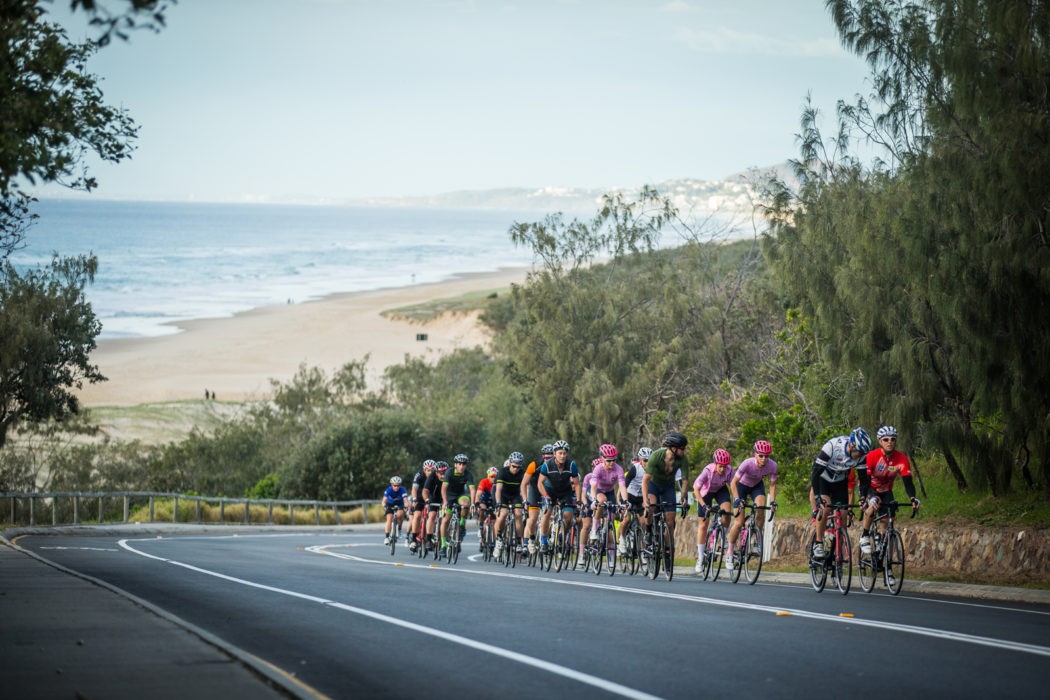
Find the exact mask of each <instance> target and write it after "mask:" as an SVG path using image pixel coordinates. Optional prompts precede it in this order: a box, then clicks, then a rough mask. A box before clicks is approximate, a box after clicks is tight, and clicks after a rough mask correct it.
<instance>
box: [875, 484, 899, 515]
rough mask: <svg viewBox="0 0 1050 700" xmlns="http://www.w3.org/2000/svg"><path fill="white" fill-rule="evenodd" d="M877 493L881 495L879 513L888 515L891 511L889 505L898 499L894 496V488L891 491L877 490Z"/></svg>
mask: <svg viewBox="0 0 1050 700" xmlns="http://www.w3.org/2000/svg"><path fill="white" fill-rule="evenodd" d="M875 495H876V496H878V497H879V512H878V513H877V515H886V514H888V513H889V512H890V508H889V505H890V504H891V503H896V502H897V499H896V498H894V497H893V489H890V490H889V491H876V492H875Z"/></svg>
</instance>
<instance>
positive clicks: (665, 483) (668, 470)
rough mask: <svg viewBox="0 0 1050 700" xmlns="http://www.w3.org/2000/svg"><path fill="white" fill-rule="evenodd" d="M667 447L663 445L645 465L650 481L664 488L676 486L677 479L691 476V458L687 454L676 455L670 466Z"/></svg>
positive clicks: (650, 456)
mask: <svg viewBox="0 0 1050 700" xmlns="http://www.w3.org/2000/svg"><path fill="white" fill-rule="evenodd" d="M666 453H667V448H666V447H661V448H659V449H658V450H655V451H654V452H653V453H652V454H651V455H649V461H648V462H647V463H646V465H645V473H646V474H648V475H649V483H651V484H653V485H655V486H659V487H662V488H666V487H673V486H675V481H678V480H681V479H688V478H689V459H688V458H686V456H685V455H681V456H678V455H675V458H674V461H673V462H672V463H671V466H670V467H668V466H667V463H666V458H665V457H664V455H665V454H666Z"/></svg>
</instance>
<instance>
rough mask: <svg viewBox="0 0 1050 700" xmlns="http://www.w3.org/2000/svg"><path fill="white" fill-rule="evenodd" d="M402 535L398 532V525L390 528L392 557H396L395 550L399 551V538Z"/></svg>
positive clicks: (395, 524)
mask: <svg viewBox="0 0 1050 700" xmlns="http://www.w3.org/2000/svg"><path fill="white" fill-rule="evenodd" d="M399 534H400V533H399V532H398V531H397V523H396V521H395V523H394V525H393V526H392V527H391V528H390V556H394V550H396V549H397V538H398V535H399Z"/></svg>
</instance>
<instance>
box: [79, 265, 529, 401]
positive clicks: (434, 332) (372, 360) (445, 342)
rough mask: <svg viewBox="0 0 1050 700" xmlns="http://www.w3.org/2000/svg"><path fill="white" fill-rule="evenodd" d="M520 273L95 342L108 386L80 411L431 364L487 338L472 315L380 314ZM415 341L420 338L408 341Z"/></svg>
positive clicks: (242, 396)
mask: <svg viewBox="0 0 1050 700" xmlns="http://www.w3.org/2000/svg"><path fill="white" fill-rule="evenodd" d="M527 273H528V269H527V268H511V269H503V270H499V271H496V272H490V273H471V274H465V275H459V276H456V277H454V278H452V279H451V280H448V281H445V282H438V283H434V284H419V285H413V286H409V287H399V288H392V289H381V290H375V291H368V292H354V293H347V294H337V295H333V296H330V297H325V298H324V299H320V300H317V301H310V302H305V303H301V304H289V305H286V306H269V307H263V308H258V309H252V310H250V311H246V312H244V313H241V314H237V315H235V316H233V317H231V318H220V319H201V320H195V321H187V322H179V323H177V324H175V325H177V326H178V327H179V328H180V329H182V330H181V332H179V333H176V334H173V335H166V336H159V337H153V338H134V339H115V340H100V341H99V343H98V348H97V349H96V350H95V351H94V352H93V353H92V355H91V360H92V362H94V363H96V364H97V365H98V367H99V370H100V371H101V372H102V373H103V374H104V375H106V377H108V379H109V381H106V382H102V383H99V384H92V385H88V386H85V387H84V388H83V389H82V390H81V391H80V392H79V394H78V395H79V397H80V400H81V402H82V403H83V404H84V405H85V406H103V405H137V404H142V403H157V402H166V401H178V400H185V399H202V398H204V392H205V391H206V390H207V391H209V392H214V394H215V397H216V398H217V399H218V400H220V401H242V400H249V399H261V398H265V397H268V396H269V395H270V394H271V385H270V380H271V379H275V380H277V381H279V382H287V381H289V380H290V379H291V378H292V377H293V376H294V375H295V373H296V371H297V370H298V368H299V365H300V364H303V363H305V364H306V365H307V366H309V367H315V366H316V367H321V368H322V369H324V370H325V371H326V372H329V373H330V372H331V371H333V370H335V369H337V368H338V367H341V366H342V365H344V364H346V363H347V362H351V361H354V360H362V359H364V358H365V356H366V355H367V356H370V357H369V362H368V377H369V381H370V382H376V381H378V379H379V377H381V375H382V372H383V370H384V369H386V368H387V367H389V366H391V365H395V364H400V363H401V362H403V361H404V359H405V356H406V355H408V356H412V357H423V358H433V359H434V360H436V359H437V358H438V357H439V356H440V355H441V354H444V353H448V352H450V351H452V350H455V349H457V348H472V347H475V346H477V345H482V346H486V345H487V343H488V341H489V340H490V337H489V334H488V332H487V331H486V329H485V328H484V326H483V325H482V324H481V323H479V322H478V319H477V316H478V314H477V313H476V312H474V313H466V314H444V315H442V316H439V317H438V318H436V319H434V320H432V321H428V322H426V323H419V322H412V321H407V320H399V319H389V318H385V317H384V316H382V315H381V313H382V312H383V311H386V310H390V309H396V308H400V307H403V306H409V305H412V304H419V303H423V302H427V301H432V300H435V299H444V298H449V297H456V296H460V295H462V294H466V293H469V292H478V291H486V290H496V289H502V288H506V287H509V286H510V285H511V284H514V283H518V284H520V283H522V282H524V280H525V277H526V275H527ZM419 334H425V335H426V340H418V339H417V336H418V335H419Z"/></svg>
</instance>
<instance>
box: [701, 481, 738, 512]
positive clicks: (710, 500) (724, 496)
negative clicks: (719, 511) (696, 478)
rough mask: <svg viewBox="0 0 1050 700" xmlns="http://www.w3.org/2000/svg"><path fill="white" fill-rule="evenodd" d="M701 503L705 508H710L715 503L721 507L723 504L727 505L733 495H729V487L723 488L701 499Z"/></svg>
mask: <svg viewBox="0 0 1050 700" xmlns="http://www.w3.org/2000/svg"><path fill="white" fill-rule="evenodd" d="M702 500H703V503H704V505H705V506H708V507H711V506H713V505H714V504H715V503H718V505H722V504H723V503H729V502H730V501H732V500H733V495H732V494H731V493H729V487H728V486H723V487H722V488H720V489H718V490H717V491H715V492H714V493H708V494H707V495H706V496H704V497H703V499H702Z"/></svg>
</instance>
